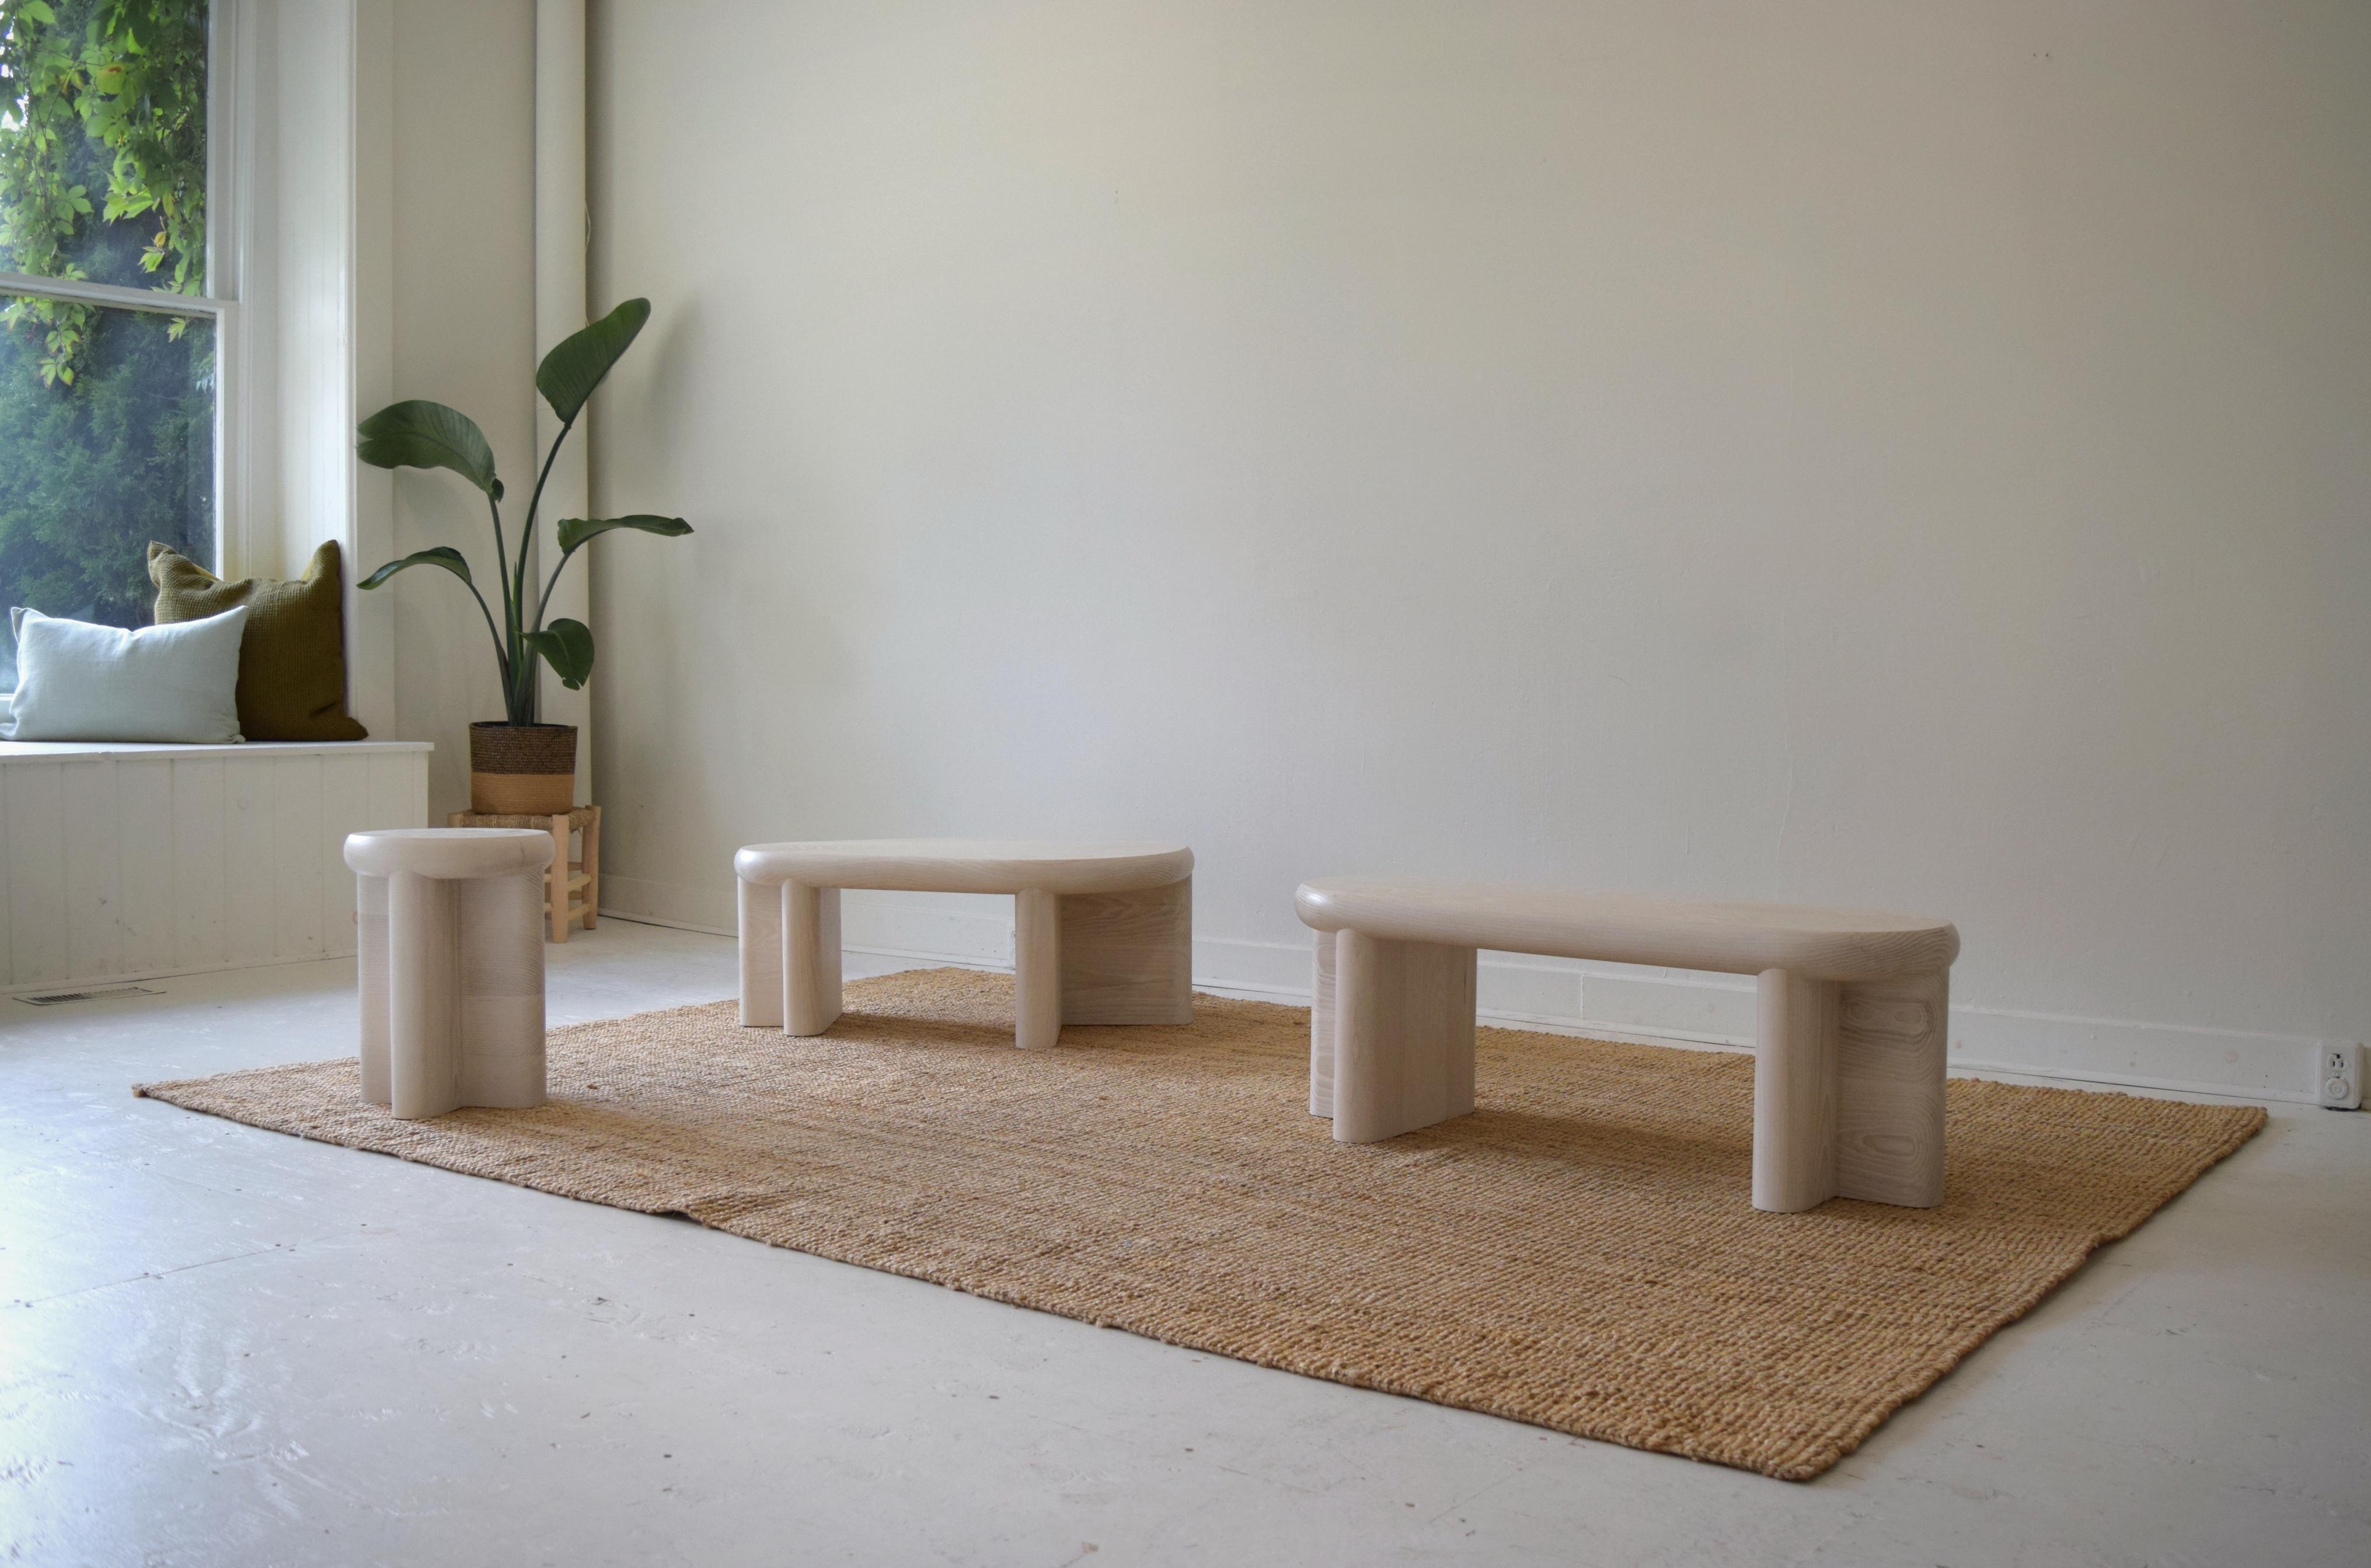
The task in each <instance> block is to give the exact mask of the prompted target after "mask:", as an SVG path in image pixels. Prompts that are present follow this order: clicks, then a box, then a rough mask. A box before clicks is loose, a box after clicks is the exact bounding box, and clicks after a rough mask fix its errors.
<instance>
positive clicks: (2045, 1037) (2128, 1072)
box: [601, 875, 2324, 1104]
mask: <svg viewBox="0 0 2371 1568" xmlns="http://www.w3.org/2000/svg"><path fill="white" fill-rule="evenodd" d="M601 882H602V888H601V891H602V894H603V897H602V907H601V914H602V915H603V917H610V916H615V917H618V918H619V919H624V920H640V921H643V922H645V923H647V924H651V925H659V926H674V927H677V928H681V929H685V930H694V931H709V932H712V933H714V934H716V935H718V936H731V935H732V934H733V933H734V909H733V894H732V892H731V889H730V888H729V886H728V887H726V888H724V889H722V890H716V891H713V892H711V891H708V890H693V889H688V888H683V887H678V886H675V885H672V884H667V883H660V882H644V881H639V880H636V879H633V878H629V877H619V876H614V875H604V876H603V877H602V879H601ZM964 904H965V905H966V906H963V907H956V906H952V904H951V905H924V906H916V905H914V904H913V902H912V900H911V899H910V897H906V896H896V897H893V896H884V895H880V894H857V893H850V894H848V895H847V896H846V898H845V900H844V901H843V904H842V906H841V916H840V930H841V938H842V940H843V941H844V942H845V944H846V945H847V947H848V948H849V950H850V951H855V952H864V953H872V954H875V955H879V956H883V957H890V958H905V959H911V960H913V961H915V962H917V963H953V964H961V965H965V966H966V967H970V968H976V969H1004V970H1009V969H1011V968H1012V915H1011V913H1010V912H1009V910H1002V909H999V908H997V907H996V906H995V905H994V904H993V903H992V902H990V901H988V900H981V901H979V903H978V904H977V905H972V904H970V903H969V901H964ZM1310 963H1311V960H1310V948H1309V944H1307V943H1306V942H1293V943H1287V942H1260V941H1243V940H1234V939H1230V938H1223V937H1197V938H1196V939H1195V941H1194V985H1195V987H1196V988H1197V989H1198V990H1205V991H1211V992H1215V993H1218V994H1220V995H1224V996H1241V997H1251V998H1255V999H1259V1000H1268V1001H1278V1002H1289V1003H1292V1004H1295V1005H1298V1006H1303V1007H1305V1006H1307V1005H1308V1003H1309V996H1310V983H1311V974H1310ZM1478 992H1479V995H1478V1000H1479V1002H1480V1007H1479V1009H1478V1010H1479V1013H1480V1015H1481V1017H1483V1018H1484V1019H1486V1020H1489V1021H1491V1022H1493V1023H1502V1024H1509V1025H1515V1026H1520V1027H1522V1028H1526V1029H1540V1030H1546V1031H1549V1032H1555V1033H1559V1034H1586V1035H1591V1036H1596V1037H1601V1038H1607V1039H1616V1040H1635V1041H1644V1042H1648V1043H1657V1044H1680V1045H1692V1046H1698V1047H1716V1048H1726V1049H1732V1050H1736V1049H1744V1050H1750V1049H1752V1044H1753V1029H1754V1000H1753V982H1752V980H1751V979H1748V978H1744V977H1742V976H1738V975H1726V974H1694V973H1690V972H1686V971H1665V970H1649V969H1637V968H1630V967H1625V966H1623V965H1618V964H1591V963H1570V962H1567V961H1564V960H1560V959H1544V958H1529V957H1523V956H1521V955H1516V954H1497V953H1493V954H1488V955H1486V956H1485V957H1484V958H1483V960H1482V965H1481V974H1480V976H1479V986H1478ZM2323 1043H2324V1042H2321V1041H2319V1040H2317V1039H2314V1038H2312V1037H2310V1036H2307V1035H2297V1034H2282V1033H2273V1032H2261V1031H2249V1030H2226V1029H2204V1028H2199V1027H2196V1026H2193V1025H2189V1024H2174V1023H2154V1022H2149V1021H2145V1020H2130V1019H2106V1018H2081V1017H2072V1016H2068V1015H2065V1014H2059V1013H2045V1012H2033V1011H2025V1010H2020V1009H2008V1008H1990V1007H1974V1006H1966V1005H1957V1006H1954V1007H1953V1008H1952V1009H1951V1041H1950V1062H1951V1066H1952V1068H1953V1069H1954V1070H1955V1071H1961V1072H1974V1073H2013V1074H2018V1075H2020V1076H2024V1077H2031V1078H2058V1079H2064V1080H2067V1081H2070V1082H2079V1083H2095V1084H2108V1085H2113V1086H2116V1087H2120V1088H2126V1089H2150V1090H2172V1091H2179V1092H2183V1093H2192V1094H2218V1095H2226V1096H2232V1097H2236V1098H2238V1099H2243V1100H2277V1101H2288V1102H2291V1103H2297V1104H2312V1103H2314V1101H2315V1098H2316V1096H2315V1093H2314V1086H2313V1079H2312V1076H2311V1065H2312V1062H2313V1060H2314V1051H2315V1048H2316V1047H2317V1046H2319V1045H2321V1044H2323Z"/></svg>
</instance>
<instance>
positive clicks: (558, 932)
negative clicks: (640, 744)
mask: <svg viewBox="0 0 2371 1568" xmlns="http://www.w3.org/2000/svg"><path fill="white" fill-rule="evenodd" d="M445 825H446V826H447V827H529V828H534V829H536V830H538V832H544V833H549V834H550V835H551V846H552V849H551V864H550V865H549V867H547V868H546V869H545V871H544V899H543V918H544V920H545V922H546V924H547V925H548V926H549V929H550V932H551V940H553V941H555V942H565V941H567V940H568V931H569V928H571V927H572V926H583V927H584V928H585V929H586V930H588V931H589V930H592V929H593V928H595V927H596V925H598V924H599V921H598V920H597V919H596V915H597V912H598V906H599V904H600V899H601V808H600V807H598V806H572V807H571V808H569V809H568V810H567V811H564V812H555V813H548V814H547V813H541V812H476V811H470V812H454V813H450V814H448V815H447V816H446V817H445ZM571 838H574V839H575V840H576V841H577V842H578V843H580V844H582V845H583V846H584V850H583V853H582V856H581V858H579V859H570V857H569V840H570V839H571Z"/></svg>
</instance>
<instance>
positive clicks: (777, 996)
mask: <svg viewBox="0 0 2371 1568" xmlns="http://www.w3.org/2000/svg"><path fill="white" fill-rule="evenodd" d="M733 870H734V875H735V876H737V877H738V878H739V879H740V882H741V1021H742V1022H743V1023H744V1024H745V1025H750V1026H759V1025H779V1026H780V1027H781V1030H782V1032H784V1033H786V1034H821V1033H822V1032H824V1031H825V1030H827V1029H829V1028H830V1027H831V1023H832V1020H834V1019H836V1018H838V1017H839V1008H840V1003H839V890H840V889H842V888H844V887H855V888H873V889H882V890H889V891H896V892H905V893H1009V894H1012V958H1013V985H1012V1002H1013V1015H1014V1029H1013V1043H1014V1044H1016V1045H1020V1046H1024V1047H1029V1048H1035V1047H1037V1046H1042V1045H1051V1044H1053V1043H1056V1042H1057V1041H1058V1040H1059V1039H1060V1038H1061V1033H1062V1026H1063V1025H1064V1024H1066V1023H1080V1024H1099V1023H1103V1024H1110V1023H1123V1024H1124V1023H1191V1022H1192V1021H1193V1020H1194V982H1193V963H1194V851H1193V850H1191V849H1189V848H1187V847H1185V846H1184V845H1182V844H1142V843H1119V844H1097V843H1068V842H1061V841H1055V842H1042V841H1035V840H1028V839H1004V838H852V839H838V840H825V841H822V842H818V843H810V844H752V845H750V846H749V847H747V848H745V849H743V850H742V851H741V852H740V853H739V854H737V855H735V856H734V857H733Z"/></svg>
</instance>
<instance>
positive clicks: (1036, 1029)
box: [1012, 888, 1062, 1051]
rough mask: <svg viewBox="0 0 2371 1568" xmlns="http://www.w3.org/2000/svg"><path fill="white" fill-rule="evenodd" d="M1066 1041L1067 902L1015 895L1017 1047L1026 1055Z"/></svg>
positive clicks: (1031, 893)
mask: <svg viewBox="0 0 2371 1568" xmlns="http://www.w3.org/2000/svg"><path fill="white" fill-rule="evenodd" d="M1061 1040H1062V899H1061V895H1060V894H1052V893H1045V892H1041V891H1038V890H1036V889H1032V888H1024V889H1023V890H1022V891H1021V892H1019V893H1016V894H1013V895H1012V1043H1014V1044H1015V1045H1018V1046H1020V1047H1021V1048H1022V1049H1023V1050H1024V1051H1035V1050H1040V1049H1043V1048H1044V1047H1046V1046H1048V1045H1058V1044H1059V1043H1061Z"/></svg>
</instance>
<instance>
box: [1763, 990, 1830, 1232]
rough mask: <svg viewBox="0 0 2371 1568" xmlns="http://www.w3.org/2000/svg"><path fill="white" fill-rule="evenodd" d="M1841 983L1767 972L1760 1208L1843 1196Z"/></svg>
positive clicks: (1788, 1208) (1778, 1209)
mask: <svg viewBox="0 0 2371 1568" xmlns="http://www.w3.org/2000/svg"><path fill="white" fill-rule="evenodd" d="M1840 989H1841V987H1839V986H1837V985H1836V984H1835V983H1834V982H1833V981H1829V980H1807V979H1805V978H1803V976H1801V975H1799V974H1789V973H1788V972H1787V971H1786V970H1784V969H1765V970H1764V971H1763V972H1762V974H1761V977H1760V984H1759V986H1757V994H1756V1002H1757V1004H1758V1010H1759V1012H1760V1015H1761V1017H1760V1023H1761V1037H1760V1038H1759V1039H1758V1040H1756V1041H1755V1042H1754V1048H1753V1206H1754V1207H1755V1208H1758V1209H1768V1210H1770V1211H1772V1212H1773V1213H1776V1214H1793V1213H1795V1212H1796V1211H1798V1210H1799V1209H1807V1208H1812V1207H1815V1206H1816V1205H1820V1204H1823V1203H1825V1202H1827V1201H1828V1199H1830V1198H1832V1197H1833V1196H1834V1195H1835V1191H1836V1013H1837V1008H1836V1003H1837V993H1838V991H1839V990H1840Z"/></svg>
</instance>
